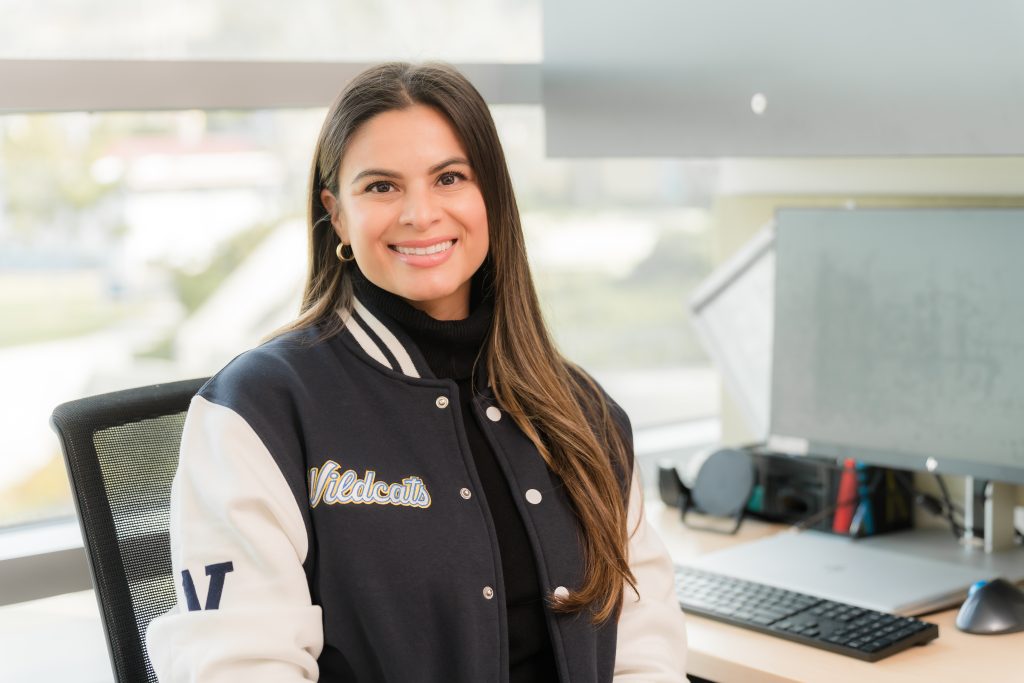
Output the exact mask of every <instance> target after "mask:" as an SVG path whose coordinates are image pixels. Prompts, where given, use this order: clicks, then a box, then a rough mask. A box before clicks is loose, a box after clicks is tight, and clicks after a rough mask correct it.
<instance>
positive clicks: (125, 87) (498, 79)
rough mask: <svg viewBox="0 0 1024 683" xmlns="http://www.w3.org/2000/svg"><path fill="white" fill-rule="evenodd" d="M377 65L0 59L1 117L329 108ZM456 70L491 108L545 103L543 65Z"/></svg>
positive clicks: (470, 66) (461, 66) (472, 65)
mask: <svg viewBox="0 0 1024 683" xmlns="http://www.w3.org/2000/svg"><path fill="white" fill-rule="evenodd" d="M377 63H380V62H282V61H224V60H217V61H211V60H109V59H81V60H68V59H0V114H22V113H46V112H80V111H162V110H194V109H206V110H218V109H293V108H295V109H299V108H316V107H327V106H328V105H329V104H330V103H331V102H332V101H333V100H334V98H335V97H336V96H337V94H338V92H339V90H341V88H342V86H343V85H344V84H345V83H348V82H349V81H350V80H351V79H352V78H353V77H355V76H356V75H357V74H358V73H360V72H361V71H363V70H364V69H365V68H367V67H368V66H371V65H373V64H377ZM455 66H456V67H457V68H458V69H459V70H460V71H462V72H463V73H464V74H465V75H466V76H467V77H468V78H469V79H470V80H472V81H473V83H474V84H475V85H476V87H477V89H479V90H480V94H481V95H483V97H484V99H485V100H487V102H488V103H489V104H492V105H498V104H523V105H538V104H540V103H541V99H542V86H541V65H540V64H539V63H525V64H494V63H464V64H455Z"/></svg>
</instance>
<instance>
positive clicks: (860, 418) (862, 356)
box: [689, 209, 1024, 614]
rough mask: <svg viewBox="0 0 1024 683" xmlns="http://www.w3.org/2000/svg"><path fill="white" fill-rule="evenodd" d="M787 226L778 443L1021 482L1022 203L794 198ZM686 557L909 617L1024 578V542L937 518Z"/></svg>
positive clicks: (775, 412)
mask: <svg viewBox="0 0 1024 683" xmlns="http://www.w3.org/2000/svg"><path fill="white" fill-rule="evenodd" d="M774 228H775V235H774V241H773V245H774V246H773V249H774V263H775V287H774V297H773V298H774V320H773V324H772V325H771V328H772V329H773V330H774V333H773V335H772V337H773V339H769V335H768V334H764V335H763V341H762V342H761V343H762V344H764V345H765V346H768V345H770V347H771V351H770V354H771V383H770V384H771V388H770V395H771V401H770V408H769V417H768V422H769V435H770V437H769V445H770V446H773V447H775V448H777V449H778V450H781V451H784V452H789V453H798V454H813V455H827V456H834V457H837V458H853V459H856V460H859V461H861V462H867V463H872V464H877V465H883V466H890V467H897V468H903V469H911V470H920V471H934V472H938V473H943V472H945V473H958V474H966V475H973V476H975V477H980V478H986V479H991V480H996V481H1005V482H1016V483H1022V482H1024V264H1022V256H1024V209H942V210H931V209H853V210H845V209H784V210H779V211H778V212H776V216H775V223H774ZM761 258H762V260H763V256H762V257H761ZM718 298H719V299H720V298H721V297H718ZM733 327H734V328H735V327H736V326H735V325H734V326H733ZM762 327H764V326H762ZM748 332H749V330H748ZM744 343H745V344H748V345H749V344H754V342H752V341H750V340H745V341H744ZM986 545H987V543H986ZM689 564H691V565H693V566H695V567H697V568H700V569H706V570H709V571H714V572H719V573H723V574H728V575H732V576H737V577H739V578H743V579H748V580H752V581H758V582H763V583H768V584H770V585H775V586H779V587H781V588H787V589H792V590H797V591H804V592H812V593H814V594H816V595H819V596H821V597H825V598H829V599H833V600H838V601H840V602H849V603H852V604H856V605H861V606H864V607H870V608H873V609H880V610H883V611H888V612H897V613H901V614H920V613H923V612H927V611H929V610H932V609H936V608H938V607H942V606H945V605H950V604H955V603H956V602H958V601H959V600H960V599H962V598H963V596H964V595H965V594H966V591H967V588H968V587H969V586H970V585H971V584H972V583H973V582H975V581H977V580H985V579H991V578H993V577H996V576H1000V575H1001V576H1005V577H1008V578H1010V579H1014V580H1016V579H1020V578H1024V551H1022V550H1021V549H1020V548H1019V547H1015V548H1011V549H1009V550H1003V551H999V552H991V553H989V552H981V551H979V550H978V549H977V548H974V547H973V546H970V545H963V546H962V545H960V544H958V543H957V542H956V541H955V540H954V538H953V536H952V534H950V533H949V532H948V530H938V529H934V530H927V529H916V530H913V531H904V532H897V533H891V534H883V535H879V536H871V537H867V538H863V539H852V538H848V537H847V538H844V537H840V536H833V535H829V534H825V533H818V532H814V531H806V532H804V533H801V534H779V535H776V536H772V537H771V538H765V539H761V540H758V541H756V542H753V543H749V544H744V545H741V546H736V547H733V548H729V549H727V550H723V551H719V552H715V553H710V554H708V555H704V556H702V557H700V558H698V559H697V560H695V561H693V562H690V563H689Z"/></svg>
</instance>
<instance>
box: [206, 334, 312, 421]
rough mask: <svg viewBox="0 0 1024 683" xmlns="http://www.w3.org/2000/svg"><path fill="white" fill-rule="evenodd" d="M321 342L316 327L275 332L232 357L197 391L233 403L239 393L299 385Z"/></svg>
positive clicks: (270, 394)
mask: <svg viewBox="0 0 1024 683" xmlns="http://www.w3.org/2000/svg"><path fill="white" fill-rule="evenodd" d="M323 343H324V340H322V339H320V338H319V334H318V330H317V329H316V328H303V329H298V330H290V331H288V332H285V333H283V334H280V335H277V336H275V337H273V338H272V339H269V340H267V341H265V342H263V343H262V344H260V345H259V346H256V347H253V348H251V349H248V350H246V351H243V352H242V353H240V354H238V355H237V356H235V357H234V358H232V359H231V360H230V361H228V363H227V364H226V365H224V367H222V368H221V369H220V370H219V371H218V372H217V373H216V374H214V375H213V376H212V377H211V378H210V379H209V380H208V381H207V382H206V384H204V385H203V386H202V387H201V388H200V389H199V392H198V393H199V395H200V396H203V397H204V398H206V399H208V400H212V401H214V402H216V403H233V402H235V401H237V400H238V399H239V398H240V397H242V396H245V397H248V398H252V397H253V396H257V395H258V396H265V397H273V396H274V395H275V394H280V393H281V392H283V391H287V390H288V389H289V388H295V386H296V385H301V383H302V377H303V375H304V374H306V373H307V372H308V370H307V369H306V368H307V367H312V366H315V364H316V359H315V358H314V356H316V355H317V349H318V347H319V346H320V345H321V344H323Z"/></svg>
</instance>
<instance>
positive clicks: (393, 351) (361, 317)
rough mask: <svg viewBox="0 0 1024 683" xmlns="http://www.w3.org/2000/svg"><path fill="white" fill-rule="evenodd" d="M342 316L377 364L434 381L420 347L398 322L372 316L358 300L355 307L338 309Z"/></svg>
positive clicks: (353, 336)
mask: <svg viewBox="0 0 1024 683" xmlns="http://www.w3.org/2000/svg"><path fill="white" fill-rule="evenodd" d="M338 315H339V316H340V317H341V319H342V322H344V324H345V329H346V330H348V333H349V334H351V335H352V338H353V339H354V340H355V341H356V343H357V344H358V345H359V347H360V348H361V349H362V350H363V351H364V352H365V353H366V355H368V356H369V357H370V358H372V359H373V360H375V361H377V362H378V363H380V364H381V365H383V366H384V367H386V368H388V369H389V370H394V371H395V372H400V373H402V374H403V375H406V376H407V377H416V378H423V377H429V378H433V377H434V374H433V373H432V372H431V371H430V368H429V367H428V366H427V363H426V361H425V360H424V359H423V357H422V356H421V355H420V352H419V350H418V349H417V348H416V345H415V344H414V343H413V342H412V340H411V339H410V338H409V336H408V335H407V334H406V333H405V331H404V330H402V328H401V326H399V325H398V323H396V322H395V321H393V320H391V319H390V318H388V317H387V316H385V315H382V314H377V313H374V312H372V311H371V310H370V309H369V308H367V307H366V306H365V305H364V304H363V302H361V301H360V300H359V299H358V298H357V297H355V296H353V297H352V307H351V308H350V309H348V310H345V309H338Z"/></svg>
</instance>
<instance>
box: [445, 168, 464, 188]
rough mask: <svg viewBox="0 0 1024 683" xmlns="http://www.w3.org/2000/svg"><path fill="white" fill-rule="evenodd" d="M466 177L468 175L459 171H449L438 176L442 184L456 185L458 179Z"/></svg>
mask: <svg viewBox="0 0 1024 683" xmlns="http://www.w3.org/2000/svg"><path fill="white" fill-rule="evenodd" d="M465 179H466V176H465V174H463V173H459V172H458V171H448V172H447V173H442V174H441V177H440V178H438V182H440V183H441V184H442V185H454V184H455V182H456V181H458V180H465Z"/></svg>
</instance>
